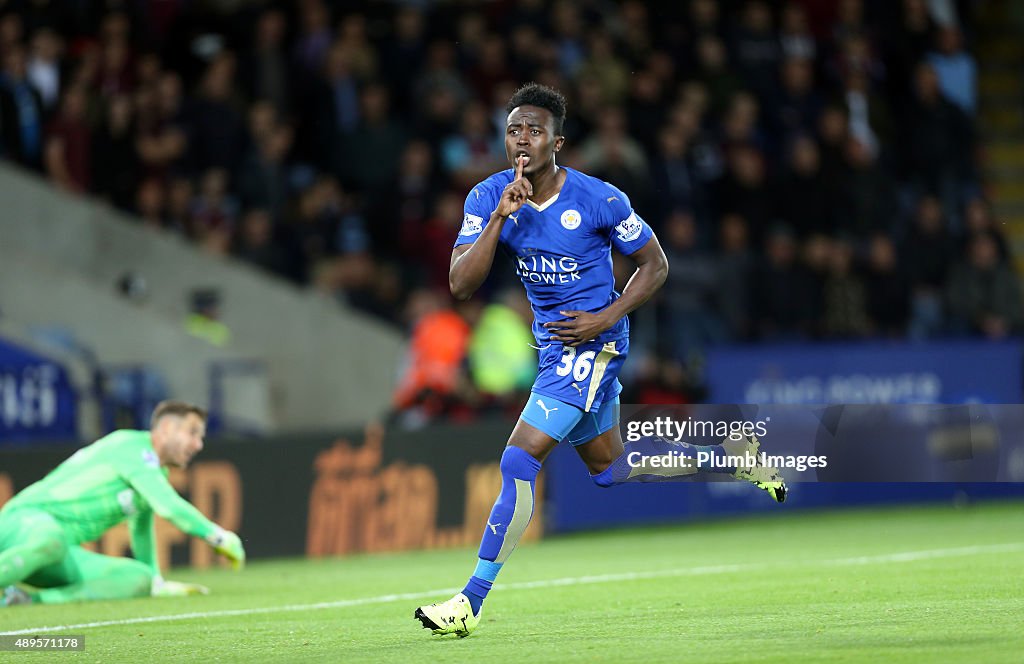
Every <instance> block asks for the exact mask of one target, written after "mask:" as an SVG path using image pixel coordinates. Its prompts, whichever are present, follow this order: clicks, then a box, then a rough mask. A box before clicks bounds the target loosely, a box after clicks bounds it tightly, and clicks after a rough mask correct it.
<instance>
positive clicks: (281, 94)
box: [239, 8, 291, 116]
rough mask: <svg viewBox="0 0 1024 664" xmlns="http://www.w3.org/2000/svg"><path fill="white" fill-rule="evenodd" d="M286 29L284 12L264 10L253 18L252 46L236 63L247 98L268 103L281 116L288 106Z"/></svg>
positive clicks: (289, 97) (289, 100)
mask: <svg viewBox="0 0 1024 664" xmlns="http://www.w3.org/2000/svg"><path fill="white" fill-rule="evenodd" d="M287 29H288V25H287V20H286V18H285V15H284V12H282V11H281V10H279V9H275V8H268V9H265V10H263V12H262V13H261V14H260V15H259V17H258V18H257V19H256V27H255V30H253V44H252V47H251V48H250V49H249V51H248V52H247V53H246V54H245V55H244V56H243V57H242V60H241V63H240V65H239V78H240V80H241V81H242V88H243V89H244V90H245V93H246V95H247V96H248V98H249V99H250V100H262V101H265V102H267V103H269V104H270V105H271V106H272V107H273V109H274V110H275V111H276V112H277V113H278V114H279V115H281V116H284V115H286V114H287V113H288V111H289V109H290V108H291V96H290V89H289V85H288V78H289V76H288V75H289V64H288V56H287V55H286V52H285V43H284V40H285V33H286V31H287Z"/></svg>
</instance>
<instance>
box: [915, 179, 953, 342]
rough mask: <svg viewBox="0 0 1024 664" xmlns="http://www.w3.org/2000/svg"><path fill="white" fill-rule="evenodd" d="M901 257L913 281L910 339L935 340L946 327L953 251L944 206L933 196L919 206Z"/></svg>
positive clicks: (919, 203)
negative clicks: (945, 299)
mask: <svg viewBox="0 0 1024 664" xmlns="http://www.w3.org/2000/svg"><path fill="white" fill-rule="evenodd" d="M902 254H903V260H904V263H905V265H906V269H907V276H908V278H909V280H910V293H911V295H910V297H911V300H910V302H911V308H910V311H911V313H910V317H911V318H910V337H911V338H912V339H925V338H928V337H932V336H935V335H937V334H939V333H940V332H941V330H942V326H943V322H942V317H943V307H942V292H943V289H944V286H945V283H946V276H947V273H948V270H949V266H950V265H951V264H952V262H953V260H954V251H953V245H952V240H951V239H950V234H949V231H948V230H947V228H946V223H945V219H944V218H943V212H942V205H941V204H940V203H939V201H938V199H937V198H935V197H934V196H924V197H922V198H921V200H920V201H919V202H918V204H917V211H916V214H915V216H914V222H913V226H912V227H911V229H910V233H909V234H908V236H907V239H906V244H905V246H904V248H903V251H902Z"/></svg>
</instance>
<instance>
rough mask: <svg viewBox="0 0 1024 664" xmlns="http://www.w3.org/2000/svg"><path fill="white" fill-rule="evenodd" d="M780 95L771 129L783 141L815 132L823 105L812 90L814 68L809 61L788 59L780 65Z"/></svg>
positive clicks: (776, 102)
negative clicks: (795, 135)
mask: <svg viewBox="0 0 1024 664" xmlns="http://www.w3.org/2000/svg"><path fill="white" fill-rule="evenodd" d="M780 80H781V91H780V94H779V96H778V98H777V100H776V101H775V103H774V104H773V106H774V110H773V112H774V118H773V122H774V125H775V126H774V129H775V131H776V132H777V134H778V138H779V139H781V140H786V139H787V138H789V137H791V136H793V135H794V134H802V133H807V132H810V131H813V130H814V124H815V122H816V121H817V119H818V115H819V114H820V113H821V107H822V101H821V98H820V97H819V96H818V93H817V91H815V89H814V67H813V64H812V63H811V61H810V60H805V59H803V58H787V59H786V60H785V61H783V63H782V75H781V76H780Z"/></svg>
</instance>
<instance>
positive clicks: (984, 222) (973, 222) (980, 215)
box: [964, 196, 1011, 262]
mask: <svg viewBox="0 0 1024 664" xmlns="http://www.w3.org/2000/svg"><path fill="white" fill-rule="evenodd" d="M964 225H965V226H966V229H967V235H968V236H972V235H977V234H979V233H987V234H989V235H990V236H991V237H992V240H993V241H994V242H995V243H996V248H997V249H998V250H999V260H1000V261H1002V262H1008V261H1009V260H1010V258H1011V254H1010V245H1009V243H1008V242H1007V241H1006V237H1005V236H1004V235H1003V232H1002V230H1001V228H1000V226H999V224H997V223H996V221H995V218H994V217H993V216H992V204H991V203H990V202H989V201H988V200H986V199H985V198H983V197H981V196H975V197H973V198H971V200H969V201H967V206H966V207H965V209H964ZM965 248H966V247H965ZM965 256H966V252H965Z"/></svg>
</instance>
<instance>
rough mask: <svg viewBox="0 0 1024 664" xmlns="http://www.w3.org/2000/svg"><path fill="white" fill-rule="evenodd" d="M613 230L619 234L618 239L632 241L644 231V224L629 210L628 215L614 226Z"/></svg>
mask: <svg viewBox="0 0 1024 664" xmlns="http://www.w3.org/2000/svg"><path fill="white" fill-rule="evenodd" d="M615 232H616V233H618V234H619V239H620V240H622V241H623V242H632V241H633V240H635V239H637V238H638V237H640V235H641V234H642V233H643V232H644V225H643V222H642V221H640V220H639V219H637V218H636V213H635V212H630V213H629V216H628V217H626V218H625V219H623V220H622V221H620V222H619V225H618V226H616V227H615Z"/></svg>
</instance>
